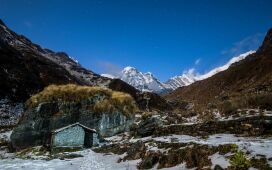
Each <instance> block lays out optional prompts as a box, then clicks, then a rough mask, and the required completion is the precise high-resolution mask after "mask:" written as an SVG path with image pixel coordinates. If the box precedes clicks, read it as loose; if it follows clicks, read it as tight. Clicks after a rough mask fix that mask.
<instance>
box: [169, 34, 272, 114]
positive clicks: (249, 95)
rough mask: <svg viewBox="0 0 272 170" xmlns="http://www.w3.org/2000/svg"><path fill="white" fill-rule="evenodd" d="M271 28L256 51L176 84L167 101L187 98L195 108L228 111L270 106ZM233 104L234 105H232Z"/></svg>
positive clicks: (271, 87)
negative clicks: (206, 74) (208, 74)
mask: <svg viewBox="0 0 272 170" xmlns="http://www.w3.org/2000/svg"><path fill="white" fill-rule="evenodd" d="M271 65H272V29H270V30H269V31H268V33H267V35H266V37H265V39H264V41H263V44H262V45H261V47H260V48H259V49H258V50H257V52H255V53H253V54H251V55H249V56H248V57H246V58H245V59H244V60H241V61H239V62H237V63H234V64H232V65H231V66H230V68H228V69H227V70H225V71H222V72H219V73H218V74H215V75H214V76H212V77H210V78H207V79H204V80H202V81H197V82H195V83H193V84H191V85H189V86H185V87H181V88H178V89H177V90H175V91H173V92H171V93H169V94H167V95H165V96H164V97H165V98H166V99H167V100H170V101H176V102H181V101H187V102H191V103H193V104H194V105H195V106H196V108H198V109H201V110H203V109H204V110H205V109H207V108H217V109H221V111H226V112H229V111H230V112H231V111H232V109H236V108H237V109H238V108H244V107H245V108H258V107H263V108H264V109H265V108H266V107H267V108H268V107H270V108H271V100H270V99H271V95H272V68H271ZM232 107H233V108H232Z"/></svg>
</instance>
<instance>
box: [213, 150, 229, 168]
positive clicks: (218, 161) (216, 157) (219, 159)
mask: <svg viewBox="0 0 272 170" xmlns="http://www.w3.org/2000/svg"><path fill="white" fill-rule="evenodd" d="M209 159H210V160H211V162H212V167H211V169H214V167H215V165H219V166H221V167H222V168H223V169H226V168H227V167H228V166H230V163H229V161H228V160H227V159H226V158H225V156H224V155H220V154H219V153H215V154H213V155H211V156H209Z"/></svg>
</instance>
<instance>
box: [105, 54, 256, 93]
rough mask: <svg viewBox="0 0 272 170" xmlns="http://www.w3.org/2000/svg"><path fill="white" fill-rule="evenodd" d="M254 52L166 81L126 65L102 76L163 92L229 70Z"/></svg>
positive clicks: (141, 89)
mask: <svg viewBox="0 0 272 170" xmlns="http://www.w3.org/2000/svg"><path fill="white" fill-rule="evenodd" d="M254 52H255V51H249V52H246V53H244V54H241V55H239V56H237V57H233V58H232V59H231V60H229V61H228V62H227V63H226V64H225V65H223V66H220V67H216V68H214V69H212V70H211V71H209V72H208V73H205V74H202V75H199V74H196V73H195V72H194V70H193V69H191V70H189V71H187V72H185V73H183V74H182V75H180V76H174V77H172V78H170V79H169V80H167V81H166V82H161V81H160V80H159V79H158V78H156V77H155V76H154V75H153V74H152V73H151V72H147V73H143V72H141V71H139V70H138V69H136V68H134V67H131V66H128V67H125V68H124V69H123V70H122V71H121V72H120V74H119V75H111V74H102V76H104V77H108V78H111V79H116V78H118V79H121V80H123V81H125V82H127V83H128V84H130V85H131V86H133V87H135V88H136V89H138V90H140V91H149V92H155V93H159V94H161V93H166V92H170V91H173V90H176V89H177V88H179V87H183V86H188V85H190V84H192V83H194V82H196V81H199V80H204V79H206V78H209V77H211V76H213V75H215V74H217V73H219V72H221V71H224V70H227V69H228V68H229V67H230V66H231V65H232V64H234V63H236V62H239V61H241V60H243V59H245V58H246V57H247V56H248V55H250V54H252V53H254Z"/></svg>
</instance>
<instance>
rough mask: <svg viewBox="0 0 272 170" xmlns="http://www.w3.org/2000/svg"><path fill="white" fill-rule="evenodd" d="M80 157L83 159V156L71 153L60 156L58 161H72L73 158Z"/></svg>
mask: <svg viewBox="0 0 272 170" xmlns="http://www.w3.org/2000/svg"><path fill="white" fill-rule="evenodd" d="M80 157H83V155H80V154H76V153H71V154H65V155H62V156H61V157H60V158H59V159H74V158H80Z"/></svg>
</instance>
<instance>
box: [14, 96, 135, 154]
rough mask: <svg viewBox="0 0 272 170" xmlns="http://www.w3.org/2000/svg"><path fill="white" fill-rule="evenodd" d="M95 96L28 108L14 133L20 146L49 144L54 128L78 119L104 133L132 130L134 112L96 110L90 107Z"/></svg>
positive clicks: (19, 147) (105, 134)
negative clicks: (76, 100)
mask: <svg viewBox="0 0 272 170" xmlns="http://www.w3.org/2000/svg"><path fill="white" fill-rule="evenodd" d="M94 102H96V101H94V100H84V101H81V102H79V103H64V102H49V103H41V104H39V105H38V106H37V107H34V108H32V109H29V110H27V111H26V112H25V113H24V115H23V118H22V119H21V120H20V123H19V125H18V127H16V128H15V129H14V131H13V133H12V135H11V142H12V146H13V147H14V148H15V149H16V150H20V149H23V148H27V147H31V146H36V145H47V144H49V143H50V136H51V131H52V130H54V129H58V128H61V127H64V126H67V125H70V124H73V123H76V122H79V123H81V124H83V125H85V126H87V127H90V128H94V129H96V130H97V131H98V132H99V134H100V135H101V136H102V137H105V136H112V135H114V134H116V133H120V132H124V131H127V130H129V127H130V125H131V124H132V122H133V116H131V115H124V114H123V113H121V112H112V113H95V112H93V111H90V109H89V107H90V106H91V105H93V104H94Z"/></svg>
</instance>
